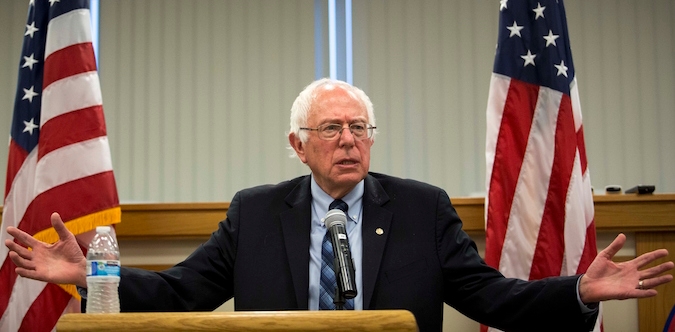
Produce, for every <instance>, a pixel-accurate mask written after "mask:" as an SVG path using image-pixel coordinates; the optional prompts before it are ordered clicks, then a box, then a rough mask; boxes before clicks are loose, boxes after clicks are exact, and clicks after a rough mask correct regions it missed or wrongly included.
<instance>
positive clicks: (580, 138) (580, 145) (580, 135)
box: [577, 125, 588, 174]
mask: <svg viewBox="0 0 675 332" xmlns="http://www.w3.org/2000/svg"><path fill="white" fill-rule="evenodd" d="M584 142H585V141H584V126H583V125H582V126H581V127H579V130H578V131H577V149H579V158H581V174H586V170H587V169H588V159H587V158H586V143H584Z"/></svg>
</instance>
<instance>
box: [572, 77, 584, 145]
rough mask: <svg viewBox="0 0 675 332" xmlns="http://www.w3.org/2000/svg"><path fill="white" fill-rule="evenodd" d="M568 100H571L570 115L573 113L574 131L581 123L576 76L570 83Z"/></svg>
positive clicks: (577, 129)
mask: <svg viewBox="0 0 675 332" xmlns="http://www.w3.org/2000/svg"><path fill="white" fill-rule="evenodd" d="M570 100H571V102H572V115H574V131H575V132H577V131H579V128H581V124H582V116H581V101H579V89H578V87H577V77H576V76H575V77H574V79H573V80H572V83H570Z"/></svg>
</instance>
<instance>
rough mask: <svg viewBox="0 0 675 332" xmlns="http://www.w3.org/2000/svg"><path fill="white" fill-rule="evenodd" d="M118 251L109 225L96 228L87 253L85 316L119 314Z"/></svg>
mask: <svg viewBox="0 0 675 332" xmlns="http://www.w3.org/2000/svg"><path fill="white" fill-rule="evenodd" d="M119 284H120V249H119V246H118V245H117V240H116V239H115V236H114V235H112V234H111V233H110V226H99V227H96V236H94V238H93V239H92V240H91V243H90V244H89V250H88V251H87V313H118V312H120V297H119V292H118V287H119Z"/></svg>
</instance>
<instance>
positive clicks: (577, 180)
mask: <svg viewBox="0 0 675 332" xmlns="http://www.w3.org/2000/svg"><path fill="white" fill-rule="evenodd" d="M571 176H572V178H571V179H570V184H569V188H568V190H567V200H566V201H565V230H564V232H565V234H564V236H565V248H564V251H565V259H564V260H563V266H562V269H561V271H560V275H561V276H570V275H575V274H576V273H577V268H578V267H579V262H580V261H581V255H582V254H583V252H584V246H585V244H586V227H587V226H586V223H585V222H583V223H582V222H580V221H582V220H584V221H585V219H586V218H585V216H584V210H583V206H584V201H583V200H584V199H586V196H585V195H584V193H583V190H584V188H583V178H582V174H581V160H580V157H579V150H578V149H577V151H576V153H575V155H574V166H573V168H572V174H571Z"/></svg>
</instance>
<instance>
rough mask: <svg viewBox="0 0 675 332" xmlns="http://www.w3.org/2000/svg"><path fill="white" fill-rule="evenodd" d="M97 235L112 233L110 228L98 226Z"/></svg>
mask: <svg viewBox="0 0 675 332" xmlns="http://www.w3.org/2000/svg"><path fill="white" fill-rule="evenodd" d="M96 233H110V226H96Z"/></svg>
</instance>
